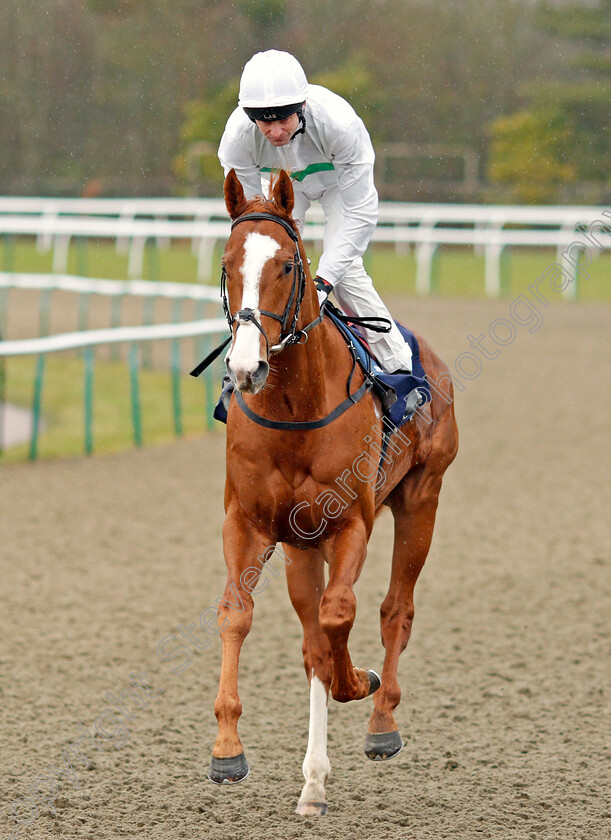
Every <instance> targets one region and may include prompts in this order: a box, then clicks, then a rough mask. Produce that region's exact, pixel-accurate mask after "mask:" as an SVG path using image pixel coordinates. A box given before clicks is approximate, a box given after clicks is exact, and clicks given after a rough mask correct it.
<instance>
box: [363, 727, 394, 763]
mask: <svg viewBox="0 0 611 840" xmlns="http://www.w3.org/2000/svg"><path fill="white" fill-rule="evenodd" d="M364 749H365V755H366V756H367V758H370V759H371V760H372V761H385V760H386V759H388V758H392V757H393V756H395V755H397V754H398V753H400V752H401V750H402V749H403V741H402V740H401V736H400V735H399V732H398V731H397V730H396V729H395V731H394V732H375V733H374V734H372V733H370V732H368V733H367V736H366V738H365V747H364Z"/></svg>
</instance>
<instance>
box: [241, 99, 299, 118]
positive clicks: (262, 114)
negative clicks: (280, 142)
mask: <svg viewBox="0 0 611 840" xmlns="http://www.w3.org/2000/svg"><path fill="white" fill-rule="evenodd" d="M303 104H304V103H303V102H295V103H294V104H292V105H277V106H268V107H266V108H244V111H245V112H246V115H247V116H248V117H249V119H251V120H252V121H253V122H256V121H257V120H260V121H261V122H275V121H276V120H285V119H286V118H287V117H290V116H291V114H297V113H299V112H300V110H301V108H302V107H303Z"/></svg>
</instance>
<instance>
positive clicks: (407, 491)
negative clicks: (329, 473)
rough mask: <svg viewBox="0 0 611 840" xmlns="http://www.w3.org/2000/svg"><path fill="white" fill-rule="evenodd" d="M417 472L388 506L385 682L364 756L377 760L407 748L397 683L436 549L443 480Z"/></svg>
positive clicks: (382, 612)
mask: <svg viewBox="0 0 611 840" xmlns="http://www.w3.org/2000/svg"><path fill="white" fill-rule="evenodd" d="M426 472H427V471H426V468H425V467H420V468H416V471H415V473H412V474H410V475H408V476H407V477H406V478H405V479H404V480H403V482H402V483H401V484H400V485H399V486H398V487H397V488H396V489H395V490H394V491H393V494H392V496H391V498H390V499H389V504H390V507H391V509H392V512H393V516H394V519H395V540H394V548H393V558H392V570H391V576H390V585H389V588H388V594H387V595H386V597H385V599H384V601H383V603H382V606H381V609H380V615H381V630H382V643H383V645H384V648H385V651H386V654H385V657H384V667H383V670H382V684H381V686H380V689H379V691H377V692H376V694H375V695H374V709H373V713H372V715H371V718H370V720H369V726H368V727H367V733H368V734H367V737H366V738H365V753H366V755H367V756H368V757H369V758H371V759H372V760H380V759H386V758H392V756H394V755H396V754H397V753H398V752H400V750H401V748H402V747H403V742H402V740H401V736H400V735H399V732H398V730H397V724H396V723H395V719H394V716H393V711H394V709H395V708H396V706H397V705H398V704H399V700H400V699H401V689H400V688H399V683H398V681H397V668H398V665H399V656H400V655H401V653H402V652H403V651H404V650H405V648H406V646H407V643H408V641H409V637H410V633H411V629H412V621H413V618H414V586H415V585H416V580H417V579H418V575H419V574H420V571H421V569H422V567H423V565H424V561H425V560H426V556H427V554H428V551H429V547H430V545H431V539H432V536H433V526H434V524H435V513H436V510H437V500H438V496H439V490H440V488H441V477H440V476H439V477H431V475H430V474H428V475H426Z"/></svg>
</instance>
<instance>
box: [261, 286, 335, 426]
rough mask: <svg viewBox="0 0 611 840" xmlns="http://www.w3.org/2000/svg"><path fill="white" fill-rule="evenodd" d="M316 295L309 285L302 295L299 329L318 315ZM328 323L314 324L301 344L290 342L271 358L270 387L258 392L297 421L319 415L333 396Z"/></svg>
mask: <svg viewBox="0 0 611 840" xmlns="http://www.w3.org/2000/svg"><path fill="white" fill-rule="evenodd" d="M315 295H316V292H315V291H314V290H313V288H312V287H310V288H309V289H308V291H307V292H306V296H305V298H304V302H303V306H302V310H301V317H300V321H299V328H303V327H304V326H306V325H307V324H309V323H311V322H312V321H314V320H315V319H316V318H317V317H318V307H316V306H315V305H314V300H315ZM329 326H330V325H329V322H328V321H323V322H322V323H320V324H317V325H316V326H315V327H312V329H311V330H309V332H308V333H307V336H308V339H307V341H306V342H305V343H304V344H297V345H293V346H292V347H288V348H286V349H285V350H283V351H282V352H281V353H279V354H278V356H276V357H275V358H274V360H273V361H272V372H271V373H270V382H269V386H268V387H266V388H264V390H263V391H262V392H261V394H262V396H263V395H264V397H265V399H266V401H267V402H273V403H274V404H275V406H276V409H279V408H280V406H284V407H285V410H286V409H288V411H289V412H290V413H291V415H292V416H294V417H295V418H297V419H299V420H305V419H308V418H311V417H316V416H318V415H320V413H321V409H325V408H326V407H327V404H328V403H329V400H332V399H333V395H332V394H331V391H332V390H334V389H333V383H332V382H331V381H330V371H331V369H332V368H333V367H334V365H333V364H332V359H331V354H332V352H333V348H332V346H331V342H330V337H331V336H330V335H329Z"/></svg>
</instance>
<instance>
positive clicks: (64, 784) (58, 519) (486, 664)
mask: <svg viewBox="0 0 611 840" xmlns="http://www.w3.org/2000/svg"><path fill="white" fill-rule="evenodd" d="M393 308H394V310H395V312H396V313H397V314H398V315H401V314H402V315H404V316H407V317H408V320H409V323H410V325H411V326H413V327H414V328H416V329H418V330H420V331H422V332H423V333H425V334H426V335H427V336H428V337H429V338H430V340H431V341H432V343H433V344H434V346H435V347H436V349H438V351H439V352H440V354H441V355H442V356H443V357H444V358H445V359H446V360H447V361H448V362H450V363H452V362H453V361H454V359H456V358H457V356H458V355H459V354H461V353H463V352H465V351H467V350H469V349H470V348H469V346H468V341H467V335H468V334H472V335H474V336H477V335H478V334H479V333H482V332H487V330H488V328H489V326H490V324H491V323H492V322H493V321H494V320H495V319H496V318H502V317H507V311H508V302H469V303H467V302H455V301H454V302H453V301H435V300H427V301H407V302H406V301H403V302H401V303H399V302H395V303H394V305H393ZM542 314H543V322H542V324H541V326H540V329H539V330H538V331H536V332H534V333H532V334H531V333H529V332H528V330H527V328H526V327H520V328H518V330H517V335H516V338H515V340H514V341H513V343H512V344H510V345H508V346H506V347H503V348H501V353H500V355H499V357H498V358H496V359H494V360H489V361H486V362H485V363H484V365H483V370H482V372H481V374H480V375H479V376H478V377H477V378H476V379H474V380H473V381H470V382H467V383H466V387H465V390H464V392H462V393H459V394H458V396H457V415H458V420H459V424H460V431H461V449H460V452H459V456H458V459H457V461H456V462H455V464H454V465H453V466H452V467H451V469H450V471H449V473H448V475H447V479H446V482H445V485H444V489H443V492H442V497H441V505H440V510H439V515H438V524H437V529H436V535H435V539H434V543H433V547H432V550H431V553H430V556H429V560H428V561H427V565H426V567H425V570H424V572H423V574H422V576H421V579H420V581H419V584H418V587H417V591H416V620H415V626H414V633H413V636H412V640H411V642H410V645H409V648H408V650H407V651H406V653H405V654H404V655H403V658H402V663H401V668H400V682H401V686H402V689H403V700H402V703H401V705H400V707H399V709H398V712H397V720H398V722H399V726H400V728H401V731H402V734H403V736H404V739H405V741H406V746H405V749H404V751H403V752H402V753H401V754H400V755H399V756H398V757H397V758H396V759H394V760H393V761H391V762H388V763H375V764H374V763H372V762H370V761H368V760H367V759H366V757H365V756H364V754H363V752H362V741H363V738H364V735H365V730H366V724H367V719H368V716H369V714H370V710H371V701H370V700H365V701H362V702H360V703H354V704H348V705H345V706H342V705H340V704H337V703H335V702H333V701H332V702H331V704H330V722H329V754H330V759H331V764H332V768H333V770H332V776H331V778H330V780H329V783H328V788H327V793H328V799H329V803H330V807H329V813H328V815H327V816H326V817H324V818H322V819H318V820H304V819H303V818H299V817H297V816H295V815H294V814H293V809H294V806H295V803H296V800H297V798H298V796H299V792H300V789H301V785H302V777H301V769H300V768H301V762H302V759H303V755H304V751H305V746H306V737H307V696H308V692H307V682H306V679H305V675H304V673H303V669H302V663H301V652H300V647H301V640H300V628H299V624H298V621H297V618H296V616H295V615H294V613H293V612H292V609H291V607H290V604H289V601H288V596H287V593H286V586H285V584H284V582H283V581H282V579H281V578H279V579H277V580H274V581H272V584H270V586H268V588H267V590H265V592H262V593H260V595H259V596H258V600H257V606H256V610H255V624H254V628H253V631H252V633H251V635H250V637H249V639H248V641H247V643H246V646H245V649H244V654H243V665H242V669H241V695H242V700H243V704H244V714H243V717H242V720H241V734H242V738H243V741H244V744H245V747H246V751H247V755H248V758H249V761H250V764H251V767H252V773H251V776H250V778H249V779H248V780H247V781H246V782H245V783H243V784H242V785H238V786H236V787H234V788H231V789H227V788H218V787H215V786H213V785H212V784H211V783H210V782H208V781H207V780H206V768H207V764H208V760H209V753H210V749H211V746H212V744H213V741H214V737H215V729H216V722H215V719H214V715H213V701H214V696H215V692H216V683H217V678H218V670H219V646H218V642H217V641H214V642H213V644H211V645H210V647H208V648H207V649H206V650H203V651H195V652H194V653H192V654H190V655H191V657H192V658H191V659H190V660H188V658H187V656H188V654H186V653H185V654H184V655H181V654H177V656H176V658H175V659H172V660H169V661H161V660H160V659H159V657H158V656H157V653H156V648H157V645H158V643H159V642H160V641H161V640H162V639H164V637H166V636H168V635H170V634H174V635H176V636H178V635H179V628H178V625H179V624H182V625H183V627H187V626H188V625H190V624H191V623H193V622H196V623H197V622H198V616H199V614H200V613H201V612H202V611H203V610H205V609H207V608H208V607H210V606H211V605H213V604H214V599H215V597H217V596H218V595H220V593H221V591H222V588H223V581H224V566H223V561H222V555H221V548H220V546H221V539H220V526H221V521H222V491H223V483H224V434H223V432H222V430H221V431H219V433H218V434H215V435H209V436H207V437H203V438H201V439H198V440H187V441H184V442H180V443H177V444H172V445H170V446H167V447H163V448H158V449H147V450H144V451H140V452H130V453H127V454H123V455H113V456H101V457H96V458H94V459H92V460H86V459H77V460H72V461H65V462H47V463H37V464H33V465H32V464H25V465H18V466H8V467H7V466H4V467H2V468H1V470H0V506H1V507H0V510H1V520H0V528H1V532H2V537H1V541H0V545H1V549H2V550H1V555H0V563H1V567H0V572H1V578H0V579H1V580H2V586H1V587H0V589H1V592H0V616H1V630H2V637H1V638H2V641H1V647H0V669H1V671H0V672H1V679H2V682H1V709H2V712H1V718H0V743H1V745H2V760H1V762H0V796H1V800H0V804H1V805H2V809H1V810H0V838H1V840H5V838H9V837H16V836H20V837H23V838H28V840H43V838H55V837H71V838H72V837H74V838H87V839H88V840H103V839H104V840H105V839H106V838H123V837H141V838H146V840H173V838H212V840H229V838H231V840H247V839H248V840H250V838H263V840H272V838H273V840H293V838H295V840H296V838H324V839H325V840H340V838H341V840H362V838H364V837H373V838H392V840H395V838H396V840H399V838H406V839H407V840H428V839H429V838H430V840H471V838H494V840H526V838H537V840H564V838H566V840H599V839H600V840H602V838H603V837H608V836H609V833H610V832H609V824H610V820H609V817H611V809H610V807H609V802H610V801H611V791H610V785H609V766H610V762H609V754H608V748H609V742H610V741H609V718H608V712H609V701H608V694H607V693H606V691H607V688H608V686H606V685H605V683H606V679H607V678H608V676H609V646H608V642H609V634H608V624H609V606H610V598H609V545H610V543H611V541H610V534H609V524H608V519H609V516H608V512H609V503H608V497H607V498H606V501H605V496H604V489H605V484H604V483H605V479H608V476H609V467H610V464H609V445H608V436H606V435H605V432H606V430H607V429H608V418H609V412H610V410H611V397H610V394H609V385H608V381H609V376H608V364H607V359H608V356H609V326H610V315H611V309H610V308H609V307H608V306H607V307H602V306H599V307H597V306H594V305H582V304H575V305H563V304H560V303H559V304H556V303H553V304H551V305H550V306H549V307H547V308H546V309H545V310H543V313H542ZM391 537H392V535H391V519H390V517H387V516H384V517H382V518H381V519H380V520H378V522H377V524H376V530H375V532H374V535H373V538H372V540H371V543H370V551H369V557H368V560H367V563H366V566H365V570H364V573H363V575H362V578H361V580H360V581H359V584H358V588H357V597H358V604H359V606H358V615H357V623H356V625H355V628H354V631H353V634H352V637H351V651H352V655H353V658H354V660H355V662H356V663H357V664H359V665H362V666H365V667H372V668H379V667H380V665H381V662H382V648H381V644H380V640H379V624H378V609H379V605H380V602H381V600H382V597H383V594H384V591H385V586H386V582H387V578H388V570H389V558H390V547H391ZM179 638H180V637H179ZM178 646H179V641H174V642H173V643H171V644H167V647H166V648H165V650H170V651H171V650H175V649H177V648H178ZM187 663H188V664H187ZM181 664H183V665H186V667H185V668H184V669H183V670H182V672H180V673H173V672H172V668H176V667H178V666H180V665H181ZM130 672H131V673H133V674H135V675H136V677H140V675H142V674H143V673H146V679H148V681H149V685H150V686H151V687H152V688H151V689H150V694H149V695H148V696H147V695H146V694H145V692H144V690H142V689H140V692H139V696H140V697H141V698H144V699H143V700H142V703H145V704H146V708H143V707H141V706H139V705H137V704H136V703H135V702H133V701H131V702H130V701H129V699H128V698H124V703H125V706H126V708H127V710H128V711H129V713H130V715H131V717H130V718H127V717H126V716H125V715H124V714H122V713H120V712H119V711H118V709H117V707H116V706H114V705H113V702H114V699H117V698H118V697H119V695H121V694H122V693H123V692H125V691H127V690H128V689H130V688H131V686H130V681H129V674H130ZM159 688H163V693H162V694H157V695H156V696H152V695H154V694H155V691H156V690H158V689H159ZM109 692H110V694H109ZM111 695H112V696H111ZM112 710H114V716H113V715H112V714H111V711H112ZM96 721H97V722H98V729H99V731H102V732H103V733H104V734H105V736H106V737H100V736H98V737H97V738H96V740H95V743H94V742H93V740H92V739H89V740H88V739H87V738H86V737H84V740H83V741H82V743H81V749H82V752H83V754H84V755H85V756H86V757H87V764H89V767H88V769H87V768H86V767H85V763H81V764H79V762H78V760H77V759H76V758H74V757H73V761H74V775H73V776H72V777H69V776H68V774H67V773H64V775H62V776H59V777H58V774H59V773H60V771H61V770H62V769H65V767H66V765H65V764H64V761H63V758H62V751H63V750H64V749H65V748H66V747H67V746H68V745H69V744H70V743H71V742H72V741H74V739H75V738H77V737H79V735H81V736H86V735H87V733H91V732H93V730H94V726H95V722H96ZM49 766H52V767H55V768H56V770H55V771H49V770H47V768H48V767H49ZM77 786H78V788H77ZM36 791H38V794H39V798H38V799H36ZM45 801H46V804H45ZM11 807H12V808H13V809H14V812H15V814H16V816H17V818H18V820H20V821H21V827H20V830H19V832H18V828H19V826H18V824H17V823H16V822H15V819H14V818H13V817H12V816H11V813H10V809H11Z"/></svg>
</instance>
